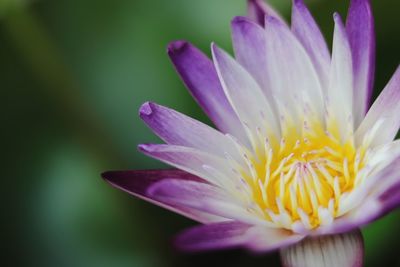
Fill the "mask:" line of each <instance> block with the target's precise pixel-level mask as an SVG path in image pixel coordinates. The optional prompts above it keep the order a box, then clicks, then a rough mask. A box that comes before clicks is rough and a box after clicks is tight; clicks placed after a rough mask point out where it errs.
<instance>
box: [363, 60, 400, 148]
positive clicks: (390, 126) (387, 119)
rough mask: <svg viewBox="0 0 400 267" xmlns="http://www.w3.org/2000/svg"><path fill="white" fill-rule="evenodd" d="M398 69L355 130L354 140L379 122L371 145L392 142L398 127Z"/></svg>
mask: <svg viewBox="0 0 400 267" xmlns="http://www.w3.org/2000/svg"><path fill="white" fill-rule="evenodd" d="M399 102H400V67H398V68H397V70H396V72H395V74H394V75H393V77H392V78H391V80H390V81H389V83H388V84H387V85H386V87H385V89H383V91H382V92H381V94H380V95H379V96H378V98H377V99H376V100H375V102H374V104H373V105H372V107H371V108H370V110H369V111H368V113H367V116H366V117H365V119H364V120H363V121H362V123H361V125H360V127H359V128H358V129H357V132H356V138H357V139H358V140H361V138H362V137H363V136H364V135H365V134H366V133H367V132H368V131H369V130H370V129H372V128H373V127H374V125H375V124H376V123H377V122H378V121H381V124H380V126H379V129H378V131H377V132H379V134H377V135H375V138H374V139H373V140H372V145H380V144H385V143H388V142H390V141H392V140H393V139H394V138H395V136H396V134H397V132H398V130H399V127H400V118H399V116H398V115H399V114H400V105H399Z"/></svg>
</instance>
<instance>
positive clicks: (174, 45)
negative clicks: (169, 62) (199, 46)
mask: <svg viewBox="0 0 400 267" xmlns="http://www.w3.org/2000/svg"><path fill="white" fill-rule="evenodd" d="M188 45H189V42H187V41H185V40H177V41H173V42H171V43H169V44H168V46H167V53H168V55H170V56H172V55H176V54H179V53H181V52H182V51H184V50H185V49H186V48H187V46H188Z"/></svg>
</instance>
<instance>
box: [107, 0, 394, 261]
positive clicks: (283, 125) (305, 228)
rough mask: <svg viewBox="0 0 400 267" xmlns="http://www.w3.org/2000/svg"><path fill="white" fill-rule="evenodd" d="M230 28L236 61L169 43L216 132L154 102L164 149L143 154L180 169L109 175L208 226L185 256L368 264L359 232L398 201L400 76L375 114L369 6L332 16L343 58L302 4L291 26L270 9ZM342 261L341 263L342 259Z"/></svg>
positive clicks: (149, 117)
mask: <svg viewBox="0 0 400 267" xmlns="http://www.w3.org/2000/svg"><path fill="white" fill-rule="evenodd" d="M248 11H249V12H248V17H236V18H234V19H233V21H232V35H233V45H234V51H235V58H233V57H231V56H230V55H229V54H227V53H226V52H224V51H223V50H222V49H221V48H219V47H218V46H217V45H215V44H212V46H211V50H212V60H210V59H209V58H208V57H207V56H205V55H204V54H203V53H202V52H201V51H199V50H198V49H197V48H195V47H194V46H192V45H191V44H190V43H188V42H185V41H176V42H173V43H171V44H170V45H169V46H168V55H169V56H170V58H171V60H172V62H173V64H174V65H175V68H176V70H177V72H178V73H179V75H180V76H181V77H182V79H183V81H184V83H185V84H186V86H187V87H188V89H189V90H190V92H191V93H192V95H193V97H194V98H195V99H196V100H197V102H198V103H199V105H200V106H201V107H202V108H203V109H204V111H205V112H206V113H207V115H208V116H209V117H210V119H211V120H212V121H213V123H214V124H215V126H216V127H217V128H218V130H215V129H214V128H211V127H209V126H207V125H205V124H203V123H201V122H199V121H196V120H194V119H191V118H189V117H187V116H185V115H183V114H181V113H179V112H177V111H174V110H171V109H168V108H166V107H163V106H160V105H157V104H155V103H150V102H148V103H145V104H143V106H142V107H141V108H140V117H141V118H142V119H143V120H144V122H145V123H146V124H147V125H148V126H149V127H150V128H151V129H152V130H153V131H154V132H155V133H156V134H157V135H158V136H159V137H160V138H161V139H163V140H164V141H165V143H166V144H144V145H139V150H140V151H142V152H143V153H144V154H146V155H149V156H151V157H153V158H156V159H158V160H161V161H163V162H165V163H168V164H169V165H172V166H173V167H175V168H177V169H171V170H147V171H110V172H106V173H104V174H103V177H104V178H105V179H106V180H107V181H108V182H110V183H111V184H112V185H113V186H115V187H117V188H120V189H122V190H124V191H126V192H128V193H130V194H132V195H135V196H137V197H140V198H142V199H145V200H147V201H150V202H152V203H154V204H157V205H160V206H162V207H164V208H167V209H170V210H172V211H174V212H177V213H180V214H182V215H184V216H187V217H189V218H191V219H193V220H195V221H198V222H200V223H202V224H203V225H201V226H197V227H195V228H192V229H189V230H187V231H185V232H183V233H182V234H181V235H180V236H179V237H178V238H177V244H178V246H179V247H180V248H182V249H185V250H188V251H199V250H208V249H222V248H232V247H245V248H247V249H249V250H252V251H257V252H265V251H271V250H276V249H280V250H281V256H282V263H283V264H284V265H285V266H361V265H362V256H363V241H362V237H361V234H360V231H359V228H360V227H361V226H363V225H365V224H368V223H370V222H372V221H374V220H376V219H378V218H380V217H381V216H383V215H385V214H386V213H388V212H390V211H391V210H393V209H394V208H396V207H397V206H398V205H399V204H400V177H399V176H400V175H399V173H400V164H399V163H400V143H399V141H393V140H394V138H395V136H396V133H397V131H398V129H399V126H400V118H399V117H398V114H400V104H399V103H400V102H399V101H400V68H398V69H397V71H396V73H395V74H394V76H393V77H392V79H391V80H390V82H389V83H388V85H387V86H386V88H384V90H383V91H382V93H381V94H380V96H379V97H378V98H377V99H376V101H375V102H374V103H373V105H372V106H370V104H369V103H370V100H371V95H372V94H371V92H372V89H373V76H374V68H375V36H374V22H373V16H372V11H371V6H370V2H369V1H368V0H352V1H351V4H350V9H349V13H348V17H347V21H346V24H344V23H343V22H342V19H341V17H340V16H339V15H338V14H335V15H334V22H335V30H334V38H333V48H332V54H331V53H330V52H329V50H328V47H327V44H326V42H325V40H324V38H323V36H322V34H321V32H320V30H319V28H318V26H317V24H316V23H315V21H314V19H313V17H312V16H311V14H310V12H309V11H308V9H307V7H306V6H305V5H304V3H303V1H302V0H294V3H293V12H292V20H291V24H292V25H291V27H289V26H288V24H287V23H286V22H285V21H284V20H283V19H282V18H281V17H280V16H279V14H278V13H277V12H275V11H274V10H273V9H272V8H271V7H269V6H268V5H267V4H266V3H264V2H263V1H261V0H250V1H248ZM338 255H340V256H338Z"/></svg>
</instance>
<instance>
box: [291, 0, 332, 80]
mask: <svg viewBox="0 0 400 267" xmlns="http://www.w3.org/2000/svg"><path fill="white" fill-rule="evenodd" d="M292 31H293V33H294V34H295V35H296V37H297V38H298V39H299V41H300V42H301V44H302V45H303V46H304V48H305V49H306V51H307V52H308V54H309V55H310V58H311V60H312V61H313V63H314V66H315V69H316V70H317V72H318V75H319V78H320V80H321V84H322V85H323V87H324V88H326V87H327V86H328V82H329V67H330V61H331V56H330V53H329V49H328V46H327V44H326V41H325V39H324V36H323V35H322V33H321V31H320V29H319V27H318V25H317V23H316V22H315V20H314V18H313V17H312V15H311V13H310V11H309V10H308V9H307V7H306V5H305V4H304V1H303V0H294V3H293V9H292Z"/></svg>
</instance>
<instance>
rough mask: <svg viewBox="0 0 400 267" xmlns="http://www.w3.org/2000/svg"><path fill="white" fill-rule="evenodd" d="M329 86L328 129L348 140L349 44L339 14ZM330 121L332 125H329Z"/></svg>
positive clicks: (350, 116) (350, 122)
mask: <svg viewBox="0 0 400 267" xmlns="http://www.w3.org/2000/svg"><path fill="white" fill-rule="evenodd" d="M334 20H335V32H334V37H333V52H332V65H331V72H330V86H329V90H328V92H327V106H328V108H327V109H328V130H329V131H331V133H332V134H334V132H335V128H336V129H337V130H338V135H339V136H337V138H340V140H342V141H348V140H347V139H348V137H349V136H351V135H352V133H353V131H354V130H353V128H354V126H353V120H354V118H353V109H352V106H353V100H352V99H353V91H352V90H353V76H352V59H351V50H350V44H349V41H348V38H347V33H346V31H345V28H344V25H343V22H342V20H341V18H340V16H339V14H337V13H336V14H335V15H334ZM330 123H332V125H331V126H330Z"/></svg>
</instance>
